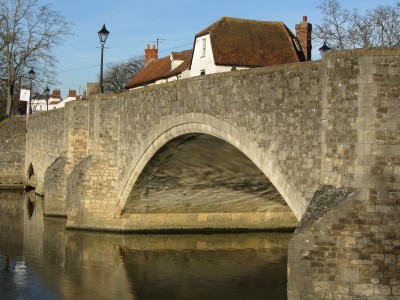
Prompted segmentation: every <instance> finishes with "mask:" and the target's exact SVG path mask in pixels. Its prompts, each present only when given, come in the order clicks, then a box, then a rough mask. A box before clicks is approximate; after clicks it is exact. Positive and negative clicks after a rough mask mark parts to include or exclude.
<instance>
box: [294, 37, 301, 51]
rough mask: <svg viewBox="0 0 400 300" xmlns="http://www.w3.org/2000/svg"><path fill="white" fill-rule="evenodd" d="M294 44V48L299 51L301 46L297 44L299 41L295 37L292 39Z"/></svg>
mask: <svg viewBox="0 0 400 300" xmlns="http://www.w3.org/2000/svg"><path fill="white" fill-rule="evenodd" d="M293 42H294V45H295V46H296V49H297V51H298V52H301V47H300V44H299V41H298V40H297V39H293Z"/></svg>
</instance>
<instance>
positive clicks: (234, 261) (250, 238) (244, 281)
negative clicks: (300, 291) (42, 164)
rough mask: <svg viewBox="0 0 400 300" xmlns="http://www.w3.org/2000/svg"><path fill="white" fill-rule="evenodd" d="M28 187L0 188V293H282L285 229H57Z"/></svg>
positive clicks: (60, 222) (58, 223)
mask: <svg viewBox="0 0 400 300" xmlns="http://www.w3.org/2000/svg"><path fill="white" fill-rule="evenodd" d="M65 221H66V220H65V219H63V218H48V217H46V218H45V217H44V216H43V200H42V198H40V197H38V196H36V195H35V194H34V193H32V192H30V193H24V192H10V191H0V299H96V300H99V299H140V300H146V299H151V300H158V299H174V300H179V299H190V300H196V299H229V300H235V299H241V300H243V299H273V300H275V299H287V294H286V288H287V268H286V264H287V245H288V241H289V239H290V237H291V233H240V234H168V235H162V234H146V235H145V234H109V233H99V232H84V231H70V230H65V228H64V227H65Z"/></svg>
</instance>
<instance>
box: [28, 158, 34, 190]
mask: <svg viewBox="0 0 400 300" xmlns="http://www.w3.org/2000/svg"><path fill="white" fill-rule="evenodd" d="M26 178H27V185H28V186H31V187H36V173H35V169H34V168H33V165H32V163H30V164H29V167H28V170H27V173H26Z"/></svg>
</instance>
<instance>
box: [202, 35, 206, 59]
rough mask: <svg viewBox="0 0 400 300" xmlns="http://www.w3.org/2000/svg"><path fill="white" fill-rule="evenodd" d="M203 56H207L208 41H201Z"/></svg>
mask: <svg viewBox="0 0 400 300" xmlns="http://www.w3.org/2000/svg"><path fill="white" fill-rule="evenodd" d="M201 56H202V57H203V56H206V39H205V38H204V39H202V40H201Z"/></svg>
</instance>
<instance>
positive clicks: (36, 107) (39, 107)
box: [31, 89, 81, 113]
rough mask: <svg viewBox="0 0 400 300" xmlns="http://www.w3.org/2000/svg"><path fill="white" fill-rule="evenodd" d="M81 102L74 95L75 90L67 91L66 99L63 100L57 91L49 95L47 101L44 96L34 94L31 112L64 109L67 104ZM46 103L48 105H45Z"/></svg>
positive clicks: (79, 98) (78, 97)
mask: <svg viewBox="0 0 400 300" xmlns="http://www.w3.org/2000/svg"><path fill="white" fill-rule="evenodd" d="M75 100H81V97H80V96H77V95H76V90H69V92H68V97H67V98H65V99H64V100H63V99H62V98H61V91H60V90H58V89H55V90H53V93H52V94H51V95H49V98H48V100H47V99H46V97H45V96H44V95H40V94H38V93H37V94H36V95H35V96H34V97H32V99H31V101H32V112H33V113H36V112H42V111H47V110H51V109H55V108H61V107H64V106H65V104H66V103H67V102H70V101H75ZM47 102H48V103H47Z"/></svg>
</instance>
